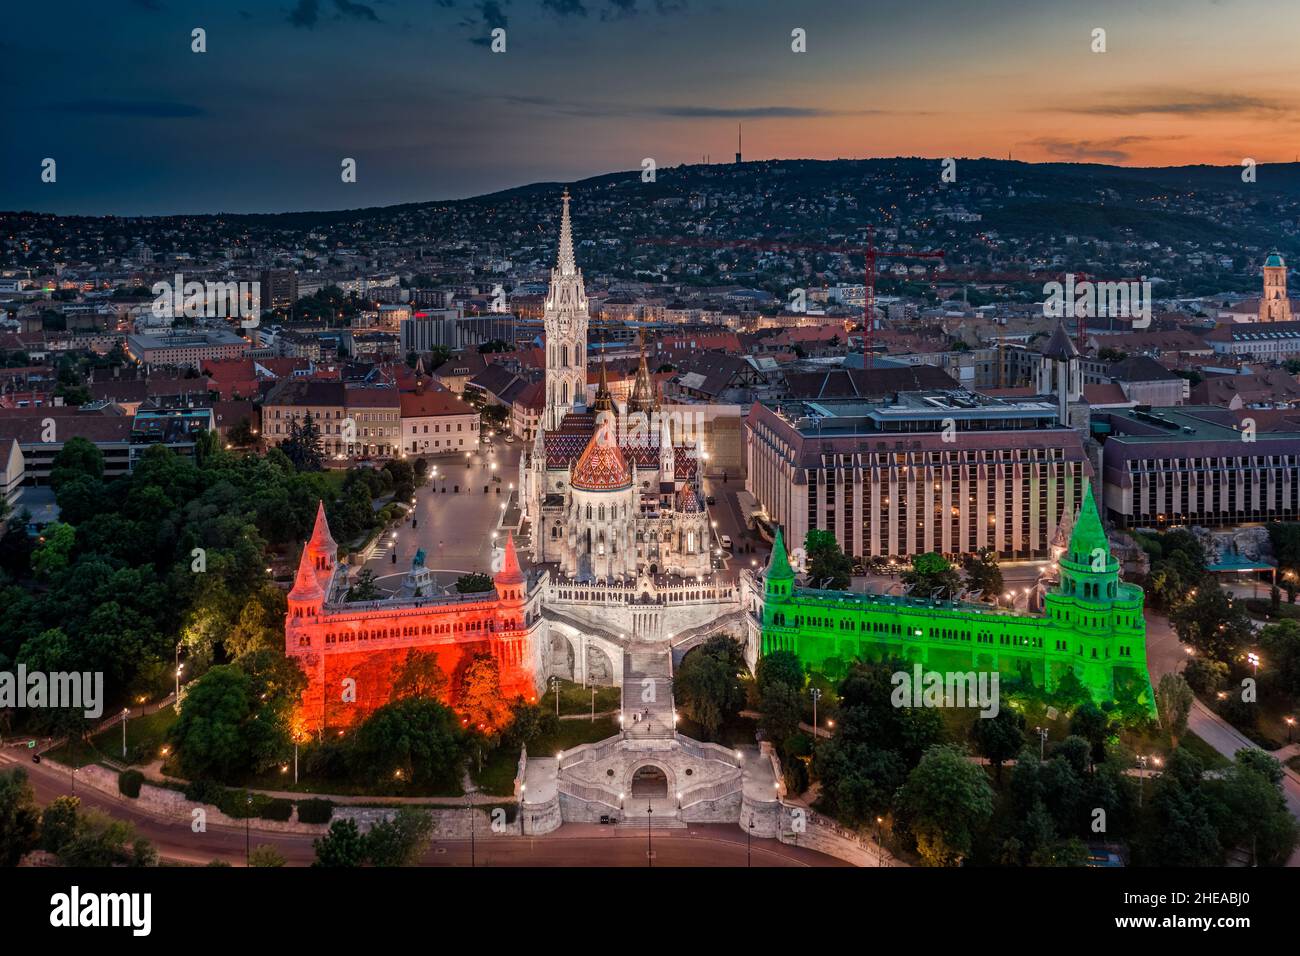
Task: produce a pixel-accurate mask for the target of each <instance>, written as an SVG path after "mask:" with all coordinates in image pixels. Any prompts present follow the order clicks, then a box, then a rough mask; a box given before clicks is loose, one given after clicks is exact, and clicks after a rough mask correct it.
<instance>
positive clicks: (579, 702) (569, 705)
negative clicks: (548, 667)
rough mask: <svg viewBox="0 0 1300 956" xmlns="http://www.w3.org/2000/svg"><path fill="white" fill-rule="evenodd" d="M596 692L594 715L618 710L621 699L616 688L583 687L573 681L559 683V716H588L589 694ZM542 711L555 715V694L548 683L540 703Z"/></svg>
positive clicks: (589, 710) (589, 708) (589, 706)
mask: <svg viewBox="0 0 1300 956" xmlns="http://www.w3.org/2000/svg"><path fill="white" fill-rule="evenodd" d="M593 690H594V691H595V692H596V713H598V714H599V713H602V712H604V711H608V710H618V705H619V700H620V697H621V694H620V688H618V687H583V686H582V685H581V684H575V683H574V682H573V681H567V680H566V681H560V714H561V715H564V714H590V713H591V692H592V691H593ZM540 704H541V707H542V709H543V710H546V711H549V712H550V713H552V714H553V713H555V692H554V691H553V690H551V689H550V686H549V682H548V686H547V688H546V693H545V694H543V695H542V699H541V701H540Z"/></svg>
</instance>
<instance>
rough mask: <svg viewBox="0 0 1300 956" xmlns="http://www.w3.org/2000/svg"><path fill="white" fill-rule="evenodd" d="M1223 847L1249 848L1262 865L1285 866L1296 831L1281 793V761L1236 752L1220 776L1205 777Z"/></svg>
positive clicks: (1253, 752) (1245, 751)
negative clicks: (1229, 765)
mask: <svg viewBox="0 0 1300 956" xmlns="http://www.w3.org/2000/svg"><path fill="white" fill-rule="evenodd" d="M1206 789H1207V791H1208V793H1209V797H1210V801H1211V810H1210V816H1211V818H1212V819H1213V821H1214V824H1215V827H1216V828H1217V830H1218V835H1219V843H1220V845H1221V846H1222V848H1223V849H1224V850H1225V851H1227V850H1232V849H1235V848H1237V847H1240V848H1242V849H1245V850H1248V851H1249V852H1250V854H1251V857H1252V861H1253V862H1254V863H1255V864H1256V865H1262V866H1285V865H1286V861H1287V860H1288V859H1289V858H1290V856H1291V853H1292V851H1293V850H1294V849H1295V846H1296V842H1297V839H1300V833H1298V831H1297V826H1296V821H1295V818H1294V817H1292V816H1291V814H1290V812H1289V811H1288V810H1287V806H1286V800H1285V798H1284V797H1283V795H1282V765H1281V764H1280V763H1278V761H1277V760H1276V759H1275V758H1274V757H1272V756H1271V755H1269V754H1266V753H1264V752H1263V751H1256V750H1251V749H1242V750H1239V751H1237V755H1236V757H1235V758H1234V761H1233V764H1232V766H1231V767H1229V768H1228V769H1227V770H1225V771H1224V772H1223V773H1222V774H1221V775H1220V776H1219V777H1218V779H1215V780H1209V781H1206Z"/></svg>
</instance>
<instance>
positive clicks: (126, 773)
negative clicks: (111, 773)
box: [117, 770, 144, 800]
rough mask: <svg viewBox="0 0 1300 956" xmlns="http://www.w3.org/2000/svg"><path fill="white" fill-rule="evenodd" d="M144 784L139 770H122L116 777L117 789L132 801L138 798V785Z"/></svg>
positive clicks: (142, 775)
mask: <svg viewBox="0 0 1300 956" xmlns="http://www.w3.org/2000/svg"><path fill="white" fill-rule="evenodd" d="M142 783H144V774H142V773H141V772H140V771H139V770H123V771H122V772H121V773H119V774H118V775H117V789H118V791H119V792H120V793H123V794H125V795H126V796H128V797H130V798H131V799H132V800H134V799H136V798H137V797H139V796H140V785H141V784H142Z"/></svg>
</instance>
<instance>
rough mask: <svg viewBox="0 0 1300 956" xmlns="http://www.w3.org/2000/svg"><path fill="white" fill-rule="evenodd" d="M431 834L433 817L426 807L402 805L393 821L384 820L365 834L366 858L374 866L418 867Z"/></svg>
mask: <svg viewBox="0 0 1300 956" xmlns="http://www.w3.org/2000/svg"><path fill="white" fill-rule="evenodd" d="M431 836H433V816H432V815H431V814H430V813H429V812H428V811H427V810H420V809H418V808H416V807H402V808H400V809H399V810H398V811H397V813H396V814H394V815H393V818H392V819H391V820H381V821H380V822H379V823H376V824H375V825H374V826H372V827H371V828H370V830H369V831H368V832H367V833H366V835H365V837H364V841H363V842H364V846H365V856H366V861H367V862H369V863H370V864H371V865H372V866H415V865H416V864H418V863H419V862H420V857H421V856H423V855H424V851H425V850H426V849H427V848H428V846H429V838H430V837H431Z"/></svg>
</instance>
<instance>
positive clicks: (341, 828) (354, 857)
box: [311, 819, 366, 867]
mask: <svg viewBox="0 0 1300 956" xmlns="http://www.w3.org/2000/svg"><path fill="white" fill-rule="evenodd" d="M311 845H312V847H313V848H314V849H315V850H316V862H315V863H313V864H312V866H322V867H336V866H360V865H361V864H362V863H364V862H365V861H366V848H365V840H364V838H363V837H362V836H361V831H360V830H358V829H357V823H356V821H355V820H350V819H348V820H335V821H334V822H333V823H331V824H330V828H329V832H328V833H326V834H325V836H323V837H317V838H316V839H315V840H313V841H312V844H311Z"/></svg>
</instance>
